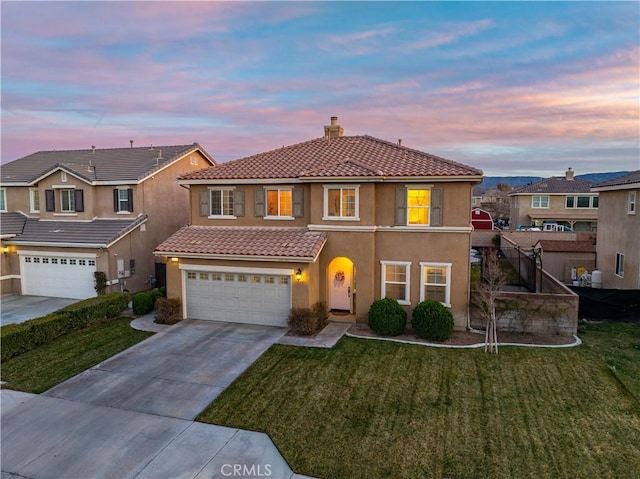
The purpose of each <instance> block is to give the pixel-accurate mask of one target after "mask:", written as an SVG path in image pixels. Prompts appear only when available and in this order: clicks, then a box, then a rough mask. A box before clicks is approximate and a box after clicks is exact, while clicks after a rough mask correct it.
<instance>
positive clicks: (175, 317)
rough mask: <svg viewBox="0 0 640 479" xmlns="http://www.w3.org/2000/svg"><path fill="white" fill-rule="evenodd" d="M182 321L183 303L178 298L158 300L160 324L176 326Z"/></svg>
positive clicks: (158, 319)
mask: <svg viewBox="0 0 640 479" xmlns="http://www.w3.org/2000/svg"><path fill="white" fill-rule="evenodd" d="M179 321H182V303H181V302H180V300H179V299H178V298H163V297H159V298H158V299H156V319H155V320H154V323H158V324H176V323H177V322H179Z"/></svg>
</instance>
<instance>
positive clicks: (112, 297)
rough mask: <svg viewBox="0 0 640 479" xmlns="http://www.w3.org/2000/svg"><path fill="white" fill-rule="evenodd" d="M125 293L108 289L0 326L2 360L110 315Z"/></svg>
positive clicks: (122, 305) (124, 300) (123, 300)
mask: <svg viewBox="0 0 640 479" xmlns="http://www.w3.org/2000/svg"><path fill="white" fill-rule="evenodd" d="M128 302H129V295H128V294H124V293H111V294H106V295H104V296H98V297H96V298H90V299H86V300H84V301H79V302H77V303H74V304H71V305H69V306H67V307H66V308H63V309H61V310H59V311H56V312H55V313H51V314H48V315H46V316H42V317H40V318H34V319H30V320H29V321H25V322H24V323H20V324H8V325H6V326H2V327H1V328H0V341H1V342H2V353H1V354H0V358H2V361H4V360H6V359H9V358H11V357H13V356H17V355H19V354H22V353H24V352H26V351H30V350H31V349H34V348H36V347H38V346H40V345H42V344H47V343H49V342H51V341H52V340H54V339H56V338H58V337H60V336H62V335H64V334H67V333H70V332H71V331H77V330H79V329H82V328H84V327H86V326H88V325H89V324H91V323H93V322H97V321H100V320H103V319H105V318H113V317H116V316H117V315H118V314H120V313H121V312H122V311H124V310H125V309H126V308H127V304H128Z"/></svg>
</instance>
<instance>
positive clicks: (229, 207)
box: [209, 189, 233, 216]
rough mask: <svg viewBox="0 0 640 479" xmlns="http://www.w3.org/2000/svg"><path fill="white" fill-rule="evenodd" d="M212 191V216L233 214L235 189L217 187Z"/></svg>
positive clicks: (210, 213)
mask: <svg viewBox="0 0 640 479" xmlns="http://www.w3.org/2000/svg"><path fill="white" fill-rule="evenodd" d="M210 192H211V211H210V212H209V215H210V216H233V189H215V190H210Z"/></svg>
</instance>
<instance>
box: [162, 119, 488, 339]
mask: <svg viewBox="0 0 640 479" xmlns="http://www.w3.org/2000/svg"><path fill="white" fill-rule="evenodd" d="M343 131H344V130H343V128H342V127H341V126H340V125H339V124H338V123H337V118H336V117H333V118H332V119H331V125H328V126H326V127H325V135H324V136H323V137H320V138H317V139H314V140H311V141H306V142H303V143H299V144H295V145H291V146H286V147H282V148H279V149H276V150H273V151H268V152H266V153H260V154H256V155H253V156H249V157H246V158H242V159H239V160H235V161H231V162H228V163H222V164H219V165H217V166H214V167H211V168H208V169H204V170H201V171H197V172H194V173H189V174H186V175H183V176H182V177H181V178H180V179H179V181H178V182H179V183H180V184H181V185H183V186H185V187H188V188H189V189H190V191H191V224H190V225H189V226H185V227H184V228H182V229H181V230H180V231H178V232H177V233H176V234H174V235H173V236H171V238H169V239H168V240H167V241H165V242H163V243H162V244H161V245H159V246H158V248H157V250H156V254H157V255H158V256H160V257H163V258H164V259H165V260H166V261H167V263H168V266H167V288H168V295H169V296H170V297H178V298H180V299H181V300H182V304H183V314H184V317H188V318H193V319H208V320H219V321H232V322H246V323H260V324H269V325H278V326H286V324H287V323H286V318H287V315H288V313H289V311H290V308H292V307H311V306H312V305H313V304H314V303H315V302H317V301H324V302H326V304H327V306H328V307H329V308H330V309H331V310H333V311H335V312H342V313H343V314H346V315H349V314H350V315H351V317H355V318H356V319H357V320H358V321H366V319H367V313H368V310H369V308H370V306H371V303H372V302H373V301H374V300H376V299H380V298H383V297H390V298H395V299H397V300H398V301H399V302H400V304H402V305H404V306H406V307H407V310H408V311H409V312H411V310H412V309H413V307H415V306H416V305H417V304H418V303H419V302H420V301H421V300H423V299H429V298H433V299H437V300H438V301H441V302H442V303H444V304H445V305H447V306H448V307H450V308H451V311H452V313H453V315H454V317H455V324H456V327H457V328H460V329H463V328H465V327H466V326H467V306H468V298H469V269H470V261H469V251H470V243H471V237H470V235H471V230H472V228H471V220H470V211H469V203H470V201H471V188H472V186H473V185H474V184H477V183H478V182H480V181H481V180H482V171H480V170H478V169H475V168H472V167H469V166H466V165H463V164H460V163H457V162H454V161H450V160H447V159H444V158H440V157H437V156H434V155H430V154H427V153H423V152H421V151H417V150H414V149H411V148H407V147H404V146H400V145H399V144H396V143H392V142H388V141H384V140H380V139H377V138H373V137H371V136H344V135H343Z"/></svg>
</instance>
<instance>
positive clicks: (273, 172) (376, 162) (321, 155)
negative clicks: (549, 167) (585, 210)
mask: <svg viewBox="0 0 640 479" xmlns="http://www.w3.org/2000/svg"><path fill="white" fill-rule="evenodd" d="M379 176H380V177H438V176H447V177H456V176H460V177H468V176H474V177H480V176H482V171H481V170H479V169H477V168H472V167H470V166H467V165H464V164H462V163H457V162H455V161H451V160H447V159H445V158H441V157H438V156H435V155H431V154H429V153H424V152H422V151H418V150H414V149H411V148H407V147H404V146H400V145H398V144H396V143H392V142H388V141H385V140H380V139H378V138H374V137H371V136H367V135H365V136H342V137H338V138H331V140H330V141H329V140H328V139H327V138H326V137H321V138H317V139H315V140H311V141H307V142H304V143H298V144H296V145H291V146H287V147H282V148H278V149H276V150H272V151H268V152H265V153H259V154H257V155H253V156H248V157H246V158H241V159H239V160H234V161H230V162H226V163H221V164H219V165H217V166H214V167H211V168H207V169H203V170H199V171H195V172H192V173H188V174H186V175H184V176H182V177H180V179H181V180H183V181H185V182H189V181H190V180H228V179H234V180H243V179H244V180H247V179H254V180H260V179H285V178H287V179H292V178H331V177H339V178H342V177H356V178H357V177H379Z"/></svg>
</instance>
